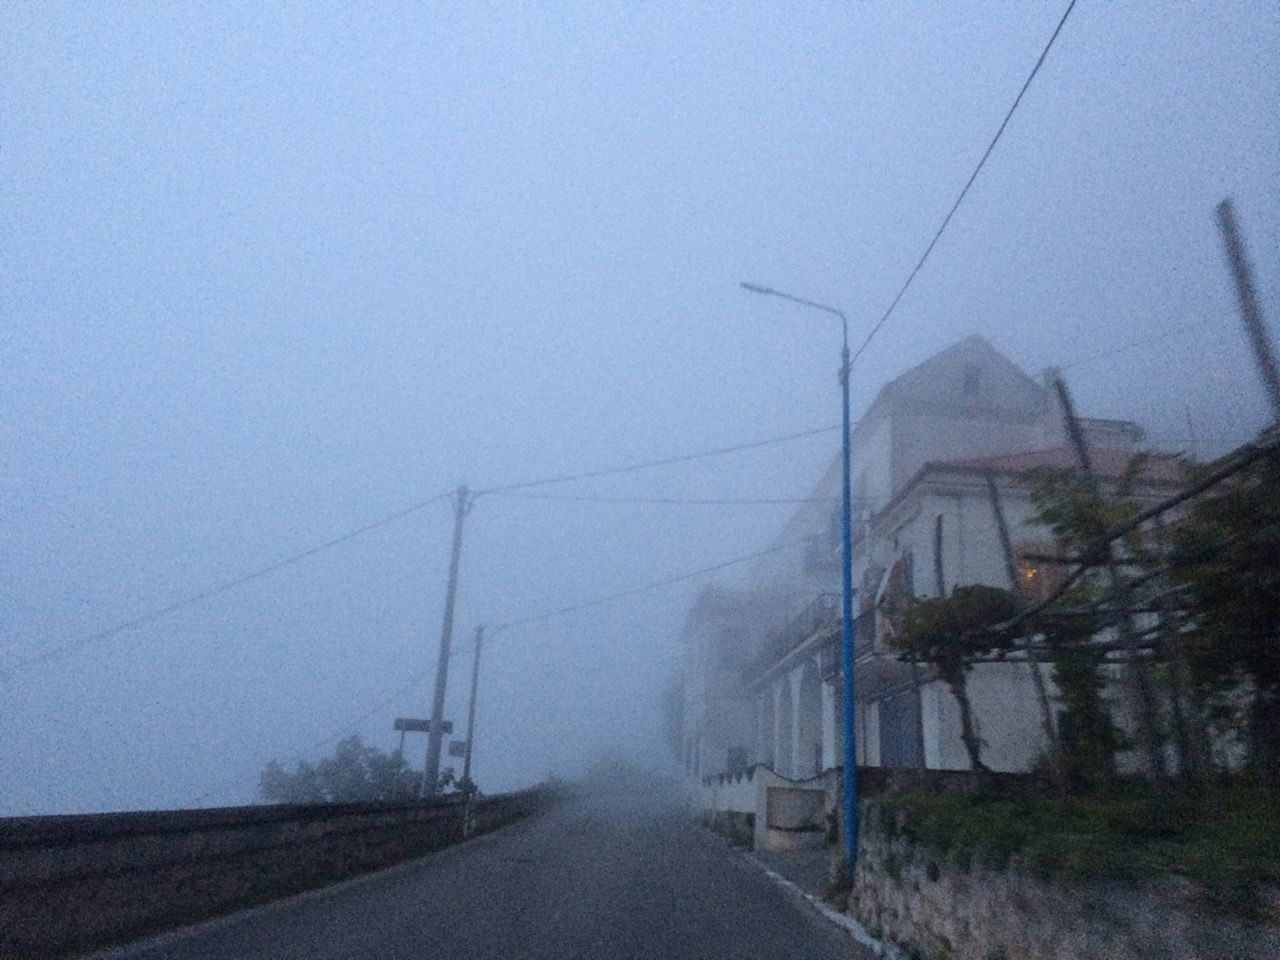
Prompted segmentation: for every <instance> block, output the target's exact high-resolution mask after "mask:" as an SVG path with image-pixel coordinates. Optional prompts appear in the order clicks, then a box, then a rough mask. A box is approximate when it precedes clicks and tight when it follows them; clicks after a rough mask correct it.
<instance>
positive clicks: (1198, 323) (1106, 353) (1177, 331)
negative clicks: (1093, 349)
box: [1058, 317, 1216, 370]
mask: <svg viewBox="0 0 1280 960" xmlns="http://www.w3.org/2000/svg"><path fill="white" fill-rule="evenodd" d="M1214 322H1216V318H1214V317H1209V318H1207V319H1203V320H1195V321H1193V322H1191V323H1184V324H1182V325H1181V326H1178V327H1171V328H1170V329H1168V330H1165V331H1164V332H1163V333H1158V334H1156V335H1155V336H1152V337H1144V338H1143V339H1142V340H1131V341H1130V342H1128V343H1124V344H1121V345H1120V346H1118V347H1113V348H1111V349H1110V350H1101V351H1099V352H1097V353H1091V354H1089V355H1088V356H1084V357H1081V358H1080V359H1078V360H1072V361H1071V362H1070V363H1061V364H1058V369H1059V370H1070V369H1071V368H1072V367H1078V366H1080V365H1081V364H1082V363H1093V362H1094V361H1095V360H1105V359H1107V358H1108V357H1114V356H1116V355H1117V354H1121V353H1127V352H1128V351H1130V350H1136V349H1138V348H1139V347H1145V346H1147V345H1149V344H1152V343H1160V342H1162V341H1164V340H1171V339H1173V338H1174V337H1180V336H1182V335H1183V334H1186V333H1190V332H1191V331H1192V330H1195V329H1197V328H1199V327H1204V326H1207V325H1208V324H1210V323H1214Z"/></svg>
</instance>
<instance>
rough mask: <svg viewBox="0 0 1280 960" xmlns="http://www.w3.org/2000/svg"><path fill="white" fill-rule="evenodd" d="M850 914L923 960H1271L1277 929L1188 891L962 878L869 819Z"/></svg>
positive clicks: (1185, 887) (992, 874) (984, 874)
mask: <svg viewBox="0 0 1280 960" xmlns="http://www.w3.org/2000/svg"><path fill="white" fill-rule="evenodd" d="M862 823H863V827H862V832H861V838H860V839H861V843H860V844H859V851H860V852H859V857H858V867H857V870H856V872H855V875H854V884H853V890H852V892H851V893H850V894H849V901H848V910H849V912H850V913H851V914H852V915H853V916H854V917H855V918H856V919H857V920H858V921H859V922H861V923H862V924H863V926H865V927H866V928H867V930H868V931H869V932H870V933H871V934H872V935H873V936H875V937H877V938H880V939H882V940H884V941H885V942H886V943H887V944H888V945H889V946H890V947H892V948H895V949H897V950H898V951H900V952H901V955H902V956H905V957H911V958H920V960H960V958H974V960H1186V958H1195V960H1275V958H1277V957H1280V930H1276V929H1274V928H1265V927H1260V926H1256V925H1249V924H1246V923H1244V922H1243V921H1241V920H1239V919H1236V918H1234V917H1231V916H1223V915H1221V914H1215V915H1209V914H1208V913H1206V912H1205V911H1204V909H1203V908H1202V907H1201V906H1200V904H1199V903H1198V902H1197V901H1196V899H1195V897H1194V891H1193V890H1192V888H1191V885H1190V884H1189V883H1185V882H1179V881H1177V880H1166V881H1164V882H1162V883H1160V884H1152V885H1150V886H1145V887H1137V886H1133V885H1126V884H1120V883H1115V882H1092V883H1080V884H1067V883H1058V882H1053V881H1048V880H1041V879H1038V878H1036V877H1033V876H1029V875H1027V874H1025V873H1021V872H1019V871H1016V870H1001V871H995V870H989V869H983V868H980V867H978V866H973V867H971V868H970V869H969V870H967V871H962V870H960V869H959V868H957V867H956V866H954V865H953V864H951V863H949V862H947V861H946V860H945V859H944V858H942V857H937V856H935V855H933V854H932V853H931V852H930V851H928V850H927V849H923V848H920V847H917V846H914V845H913V844H911V843H909V842H908V841H907V840H905V839H904V838H903V837H902V836H901V833H900V831H893V830H886V829H885V826H884V821H883V817H882V815H881V814H880V812H879V808H878V807H877V806H876V805H874V804H868V805H867V808H866V812H865V814H864V817H863V821H862Z"/></svg>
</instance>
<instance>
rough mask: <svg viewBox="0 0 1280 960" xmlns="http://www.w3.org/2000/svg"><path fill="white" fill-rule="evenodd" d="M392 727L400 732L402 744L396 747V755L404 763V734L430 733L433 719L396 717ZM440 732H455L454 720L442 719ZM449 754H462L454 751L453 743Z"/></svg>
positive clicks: (450, 745)
mask: <svg viewBox="0 0 1280 960" xmlns="http://www.w3.org/2000/svg"><path fill="white" fill-rule="evenodd" d="M391 728H392V729H393V730H395V731H397V732H398V733H399V734H400V746H399V747H398V748H397V749H396V756H397V757H398V758H399V759H400V761H401V762H402V763H403V762H404V735H405V734H406V733H430V732H431V721H430V720H421V719H417V718H415V717H396V719H395V723H393V724H392V725H391ZM440 732H441V734H445V733H453V721H452V720H443V721H441V723H440ZM449 756H451V757H453V756H461V754H455V753H454V752H453V743H450V744H449Z"/></svg>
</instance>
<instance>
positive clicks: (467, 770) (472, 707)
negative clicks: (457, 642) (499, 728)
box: [462, 627, 484, 792]
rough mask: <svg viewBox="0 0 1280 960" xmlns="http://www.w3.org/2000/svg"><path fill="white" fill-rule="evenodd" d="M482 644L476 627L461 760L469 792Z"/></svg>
mask: <svg viewBox="0 0 1280 960" xmlns="http://www.w3.org/2000/svg"><path fill="white" fill-rule="evenodd" d="M483 644H484V627H476V655H475V659H474V660H472V661H471V703H470V704H469V705H468V706H467V752H466V753H465V754H464V755H463V760H462V782H463V784H465V785H466V789H467V790H468V792H470V790H471V748H472V747H473V746H474V745H475V742H476V688H477V687H478V686H479V680H480V647H481V646H482V645H483Z"/></svg>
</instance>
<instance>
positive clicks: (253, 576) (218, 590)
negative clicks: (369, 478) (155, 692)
mask: <svg viewBox="0 0 1280 960" xmlns="http://www.w3.org/2000/svg"><path fill="white" fill-rule="evenodd" d="M449 497H450V494H448V493H442V494H438V495H437V496H434V497H431V498H430V499H427V500H422V501H419V502H418V503H415V504H413V505H411V506H408V507H405V508H404V509H402V510H397V511H396V512H395V513H392V514H388V515H387V516H385V517H382V518H381V519H379V520H374V521H373V522H372V523H366V524H364V525H363V526H360V527H356V528H355V529H354V530H348V531H347V532H346V533H344V534H341V535H339V536H337V537H334V538H333V539H331V540H326V541H325V542H324V543H320V544H317V545H315V546H314V547H308V548H307V549H306V550H301V551H299V552H298V553H295V554H291V555H290V556H287V557H285V558H284V559H283V560H277V561H276V562H275V563H269V564H267V565H266V566H265V567H259V568H258V569H256V570H252V571H250V572H249V573H244V574H241V575H240V576H238V577H234V578H232V579H231V580H227V581H225V582H223V583H220V584H218V585H217V586H214V587H210V588H209V589H207V590H202V591H200V592H199V593H195V594H191V595H190V596H187V597H183V598H182V599H180V600H175V601H174V602H173V603H169V604H166V605H165V606H163V607H158V608H156V609H154V610H150V611H148V612H147V613H144V614H141V615H139V616H136V617H133V618H131V619H129V620H125V621H123V622H122V623H117V624H116V625H115V626H113V627H108V628H107V629H105V630H99V631H98V632H97V633H91V634H89V635H88V636H85V637H79V638H77V639H75V640H70V641H68V642H66V643H63V644H59V645H58V646H55V647H50V648H49V649H47V650H44V651H42V652H40V653H37V654H33V655H32V656H29V657H25V658H23V659H20V660H15V661H14V662H13V663H10V664H8V665H6V666H5V667H3V668H0V675H4V674H8V673H12V672H14V671H17V670H22V669H25V668H27V667H32V666H36V665H37V664H41V663H45V662H46V661H49V660H53V659H55V658H57V657H62V656H66V655H67V654H69V653H73V652H75V651H76V650H80V649H82V648H84V647H87V646H90V645H91V644H95V643H101V642H102V641H104V640H109V639H110V638H112V637H114V636H116V635H117V634H120V633H124V632H125V631H126V630H132V629H133V628H134V627H141V626H145V625H146V624H148V623H153V622H154V621H156V620H159V619H160V618H161V617H164V616H167V615H168V614H170V613H174V612H175V611H177V610H181V609H183V608H184V607H189V606H192V605H193V604H197V603H200V602H202V601H204V600H209V599H211V598H213V597H216V596H219V595H220V594H223V593H226V592H228V591H230V590H234V589H235V588H236V587H239V586H242V585H244V584H246V583H249V582H250V581H253V580H258V579H260V578H262V577H265V576H266V575H267V574H269V573H275V572H276V571H277V570H280V569H283V568H284V567H288V566H292V565H293V564H295V563H298V562H299V561H302V560H305V559H307V558H308V557H313V556H315V555H316V554H317V553H321V552H322V551H325V550H328V549H330V548H332V547H336V546H338V545H339V544H343V543H346V542H347V541H349V540H354V539H355V538H356V537H359V536H363V535H364V534H366V533H369V532H370V531H373V530H377V529H378V528H379V527H385V526H387V525H388V524H390V523H394V522H395V521H397V520H402V519H404V518H405V517H407V516H409V515H410V514H412V513H416V512H418V511H419V510H422V509H424V508H425V507H428V506H430V505H432V504H434V503H439V502H440V501H441V500H447V499H448V498H449Z"/></svg>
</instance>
